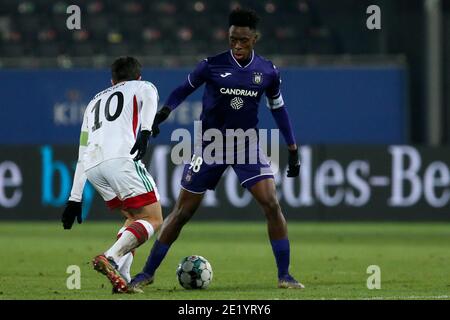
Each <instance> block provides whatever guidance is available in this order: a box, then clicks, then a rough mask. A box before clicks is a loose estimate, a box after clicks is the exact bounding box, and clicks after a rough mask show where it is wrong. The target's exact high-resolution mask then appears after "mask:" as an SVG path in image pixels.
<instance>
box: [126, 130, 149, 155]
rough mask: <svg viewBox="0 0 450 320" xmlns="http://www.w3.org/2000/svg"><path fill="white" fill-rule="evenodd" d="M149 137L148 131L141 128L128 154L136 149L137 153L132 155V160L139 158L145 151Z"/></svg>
mask: <svg viewBox="0 0 450 320" xmlns="http://www.w3.org/2000/svg"><path fill="white" fill-rule="evenodd" d="M149 137H150V131H148V130H142V131H141V132H140V133H139V135H138V137H137V139H136V142H135V143H134V146H133V148H131V151H130V154H133V153H135V152H136V151H137V155H136V156H135V157H134V161H138V160H141V159H142V158H143V157H144V155H145V152H146V151H147V144H148V138H149Z"/></svg>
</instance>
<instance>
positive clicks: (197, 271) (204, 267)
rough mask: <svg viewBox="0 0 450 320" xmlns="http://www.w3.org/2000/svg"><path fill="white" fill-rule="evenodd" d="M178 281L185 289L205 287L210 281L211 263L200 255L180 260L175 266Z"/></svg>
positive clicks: (211, 275) (211, 274)
mask: <svg viewBox="0 0 450 320" xmlns="http://www.w3.org/2000/svg"><path fill="white" fill-rule="evenodd" d="M177 277H178V282H179V283H180V284H181V286H182V287H183V288H185V289H206V288H207V287H208V286H209V284H210V283H211V280H212V277H213V271H212V268H211V264H210V263H209V262H208V260H206V259H205V258H203V257H202V256H196V255H193V256H189V257H185V258H183V259H182V260H181V261H180V264H179V265H178V268H177Z"/></svg>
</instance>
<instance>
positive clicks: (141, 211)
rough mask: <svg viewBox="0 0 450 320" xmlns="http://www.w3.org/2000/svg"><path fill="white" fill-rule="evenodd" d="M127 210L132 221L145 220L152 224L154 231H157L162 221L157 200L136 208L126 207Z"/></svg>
mask: <svg viewBox="0 0 450 320" xmlns="http://www.w3.org/2000/svg"><path fill="white" fill-rule="evenodd" d="M127 211H128V213H129V214H130V216H131V217H132V219H133V220H134V221H137V220H144V221H147V222H148V223H150V224H151V225H152V227H153V229H154V230H155V231H157V230H158V229H159V228H160V227H161V225H162V223H163V216H162V209H161V204H160V202H159V201H158V202H155V203H152V204H149V205H146V206H143V207H141V208H138V209H127Z"/></svg>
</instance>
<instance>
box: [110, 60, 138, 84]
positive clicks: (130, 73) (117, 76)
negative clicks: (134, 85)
mask: <svg viewBox="0 0 450 320" xmlns="http://www.w3.org/2000/svg"><path fill="white" fill-rule="evenodd" d="M111 73H112V80H113V81H114V82H119V81H128V80H136V79H138V78H139V76H140V75H141V64H140V63H139V61H137V59H136V58H133V57H128V56H127V57H120V58H117V59H116V60H115V61H114V62H113V64H112V65H111Z"/></svg>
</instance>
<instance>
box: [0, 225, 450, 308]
mask: <svg viewBox="0 0 450 320" xmlns="http://www.w3.org/2000/svg"><path fill="white" fill-rule="evenodd" d="M288 226H289V237H290V240H291V273H292V274H293V275H294V276H295V277H296V278H297V279H298V280H300V281H301V282H302V283H303V284H305V286H306V289H304V290H283V289H277V288H276V283H277V282H276V267H275V262H274V258H273V254H272V251H271V248H270V244H269V241H268V239H267V234H266V226H265V224H264V223H263V222H226V223H225V222H208V223H203V222H191V223H190V224H188V225H186V227H185V228H184V230H183V232H182V234H181V236H180V237H179V239H178V240H177V242H175V243H174V245H173V246H172V248H171V250H170V251H169V253H168V255H167V257H166V259H165V260H164V262H163V263H162V265H161V266H160V268H159V270H158V272H157V274H156V281H155V283H154V284H153V285H151V286H148V287H147V288H146V290H145V293H143V294H139V295H129V294H121V295H112V294H111V286H110V284H109V282H108V281H107V280H106V278H104V276H102V275H101V274H99V273H97V272H95V271H94V270H93V268H92V265H91V259H92V257H94V256H95V255H96V254H99V253H101V252H103V251H105V250H106V249H107V248H108V247H109V246H110V245H111V244H112V243H113V242H114V239H115V235H116V232H117V230H118V229H119V227H120V221H117V222H102V223H100V222H92V221H86V222H84V223H83V224H81V225H78V224H75V225H74V228H73V229H72V230H70V231H68V230H63V229H62V226H61V224H60V223H59V222H45V223H43V222H34V223H32V222H27V223H15V222H2V223H0V248H1V254H0V271H1V275H0V300H2V299H179V300H184V299H186V300H189V299H242V300H245V299H270V300H274V299H450V268H449V265H450V224H447V223H310V222H308V223H302V222H293V221H291V222H289V225H288ZM153 241H154V238H152V239H151V241H149V242H148V243H145V244H144V245H143V246H142V247H140V248H138V250H137V254H136V257H135V261H134V263H133V266H132V273H133V274H134V273H136V272H138V271H139V270H140V269H141V268H142V266H143V264H144V262H145V259H146V257H147V255H148V253H149V251H150V248H151V245H152V244H153ZM191 254H198V255H202V256H204V257H206V258H207V259H208V260H209V261H210V262H211V265H212V268H213V271H214V278H213V281H212V283H211V285H210V287H209V288H208V289H206V290H185V289H183V288H182V287H181V286H180V285H179V284H178V282H177V279H176V276H175V269H176V267H177V265H178V262H179V261H180V259H181V258H183V257H185V256H188V255H191ZM70 265H78V266H79V267H80V269H81V289H79V290H77V289H74V290H69V289H67V287H66V280H67V278H68V277H69V276H70V274H68V273H66V271H67V267H68V266H70ZM370 265H378V266H379V267H380V269H381V289H373V290H369V289H368V288H367V285H366V283H367V278H368V277H369V276H370V274H368V273H367V267H368V266H370Z"/></svg>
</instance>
